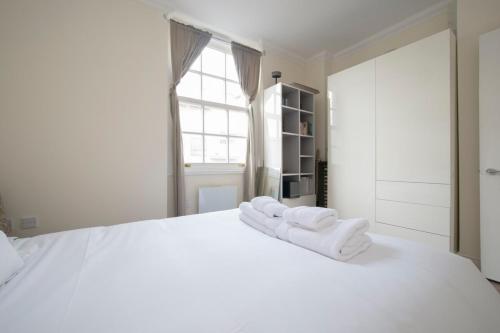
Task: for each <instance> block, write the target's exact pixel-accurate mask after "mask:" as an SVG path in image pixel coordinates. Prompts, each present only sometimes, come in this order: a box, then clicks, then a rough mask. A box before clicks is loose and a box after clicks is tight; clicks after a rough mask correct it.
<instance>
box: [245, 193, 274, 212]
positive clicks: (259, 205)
mask: <svg viewBox="0 0 500 333" xmlns="http://www.w3.org/2000/svg"><path fill="white" fill-rule="evenodd" d="M272 202H278V200H276V199H274V198H271V197H266V196H262V197H255V198H253V199H252V200H250V203H251V204H252V206H253V208H255V209H257V210H258V211H259V212H264V206H265V205H267V204H268V203H272Z"/></svg>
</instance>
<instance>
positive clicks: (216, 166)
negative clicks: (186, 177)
mask: <svg viewBox="0 0 500 333" xmlns="http://www.w3.org/2000/svg"><path fill="white" fill-rule="evenodd" d="M206 48H211V49H215V50H217V51H220V52H223V53H224V54H225V59H224V77H222V76H218V75H214V74H210V73H205V72H203V60H202V59H201V58H200V70H196V69H189V70H188V72H187V73H193V74H197V75H199V76H200V97H201V98H200V99H196V98H192V97H184V96H179V95H178V97H177V98H178V101H179V104H180V103H189V104H195V105H200V106H201V108H202V122H201V123H202V131H201V132H194V131H183V130H182V128H181V135H182V134H194V135H201V136H202V137H203V140H202V151H203V162H185V163H184V167H185V169H186V170H188V169H191V171H190V172H187V173H188V174H216V173H241V172H243V170H244V168H245V164H246V163H238V162H230V155H229V152H230V148H229V140H230V139H231V138H236V139H246V140H248V133H247V135H246V136H241V135H231V134H230V132H229V113H230V112H231V111H233V112H243V113H245V114H246V115H247V117H248V116H249V105H246V106H236V105H230V104H224V103H218V102H212V101H206V100H203V76H207V77H211V78H215V79H219V80H224V88H225V89H224V100H225V101H227V84H228V82H229V83H233V84H237V85H238V87H240V83H239V82H238V81H235V80H232V79H230V78H228V77H227V56H228V55H230V56H232V52H231V48H230V46H229V45H223V44H222V43H221V42H218V41H215V40H212V41H210V43H209V44H208V45H207V46H206ZM200 57H201V55H200ZM187 73H186V74H187ZM243 94H244V92H243ZM244 98H246V97H245V96H244ZM246 102H247V101H246ZM205 106H207V107H213V108H218V109H223V110H225V111H226V119H227V133H226V134H213V133H206V132H205ZM179 111H180V110H179ZM206 136H211V137H225V138H226V140H227V162H216V163H210V162H205V154H206V152H205V146H206V143H205V137H206ZM247 147H248V141H247ZM246 153H247V154H248V149H247V152H246ZM207 172H208V173H207Z"/></svg>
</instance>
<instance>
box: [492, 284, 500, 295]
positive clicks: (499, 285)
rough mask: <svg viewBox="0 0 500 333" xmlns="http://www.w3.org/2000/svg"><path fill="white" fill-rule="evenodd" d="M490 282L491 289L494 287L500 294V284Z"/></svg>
mask: <svg viewBox="0 0 500 333" xmlns="http://www.w3.org/2000/svg"><path fill="white" fill-rule="evenodd" d="M490 282H491V284H492V285H493V287H495V288H496V289H497V291H498V292H499V293H500V283H498V282H494V281H490Z"/></svg>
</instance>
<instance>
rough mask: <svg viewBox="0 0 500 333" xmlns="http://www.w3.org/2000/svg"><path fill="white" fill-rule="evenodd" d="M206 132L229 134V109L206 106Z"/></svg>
mask: <svg viewBox="0 0 500 333" xmlns="http://www.w3.org/2000/svg"><path fill="white" fill-rule="evenodd" d="M205 133H210V134H227V111H226V110H224V109H218V108H213V107H210V106H205Z"/></svg>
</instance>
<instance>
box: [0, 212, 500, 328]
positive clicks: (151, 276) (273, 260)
mask: <svg viewBox="0 0 500 333" xmlns="http://www.w3.org/2000/svg"><path fill="white" fill-rule="evenodd" d="M238 213H239V211H238V210H231V211H225V212H219V213H209V214H203V215H194V216H187V217H181V218H173V219H166V220H154V221H144V222H136V223H129V224H122V225H117V226H112V227H99V228H90V229H81V230H75V231H68V232H62V233H55V234H49V235H44V236H38V237H34V238H31V239H26V240H19V241H16V243H15V244H16V246H17V247H18V249H19V251H20V252H21V253H23V255H24V256H25V258H26V259H25V260H26V265H25V266H24V268H23V269H22V270H21V271H20V273H19V274H18V275H17V276H16V277H14V278H13V279H12V280H11V281H10V282H9V283H8V284H6V285H4V286H2V287H0V332H2V333H10V332H23V333H24V332H26V333H41V332H50V333H54V332H72V333H73V332H106V333H110V332H120V333H124V332H162V333H165V332H172V333H182V332H196V333H202V332H203V333H205V332H213V333H237V332H252V333H257V332H259V333H262V332H272V333H280V332H287V333H293V332H307V333H315V332H318V333H319V332H384V333H385V332H440V333H442V332H453V333H456V332H468V333H469V332H500V296H499V295H498V294H497V293H496V291H495V290H494V288H493V287H492V286H491V285H490V284H489V283H488V282H487V281H486V280H485V279H484V278H483V276H482V275H481V273H480V272H479V271H478V270H477V269H476V268H475V267H474V266H473V264H472V263H471V262H470V261H469V260H466V259H463V258H461V257H458V256H456V255H452V254H448V253H445V252H440V251H437V250H433V249H430V248H427V247H424V246H421V245H418V244H416V243H412V242H406V241H402V240H398V239H395V238H390V237H382V236H378V235H371V237H372V238H373V241H374V244H373V245H372V246H371V247H370V249H369V250H368V251H366V252H365V253H362V254H361V255H359V256H357V257H356V258H354V259H352V260H351V261H349V262H347V263H344V262H339V261H335V260H332V259H330V258H327V257H324V256H321V255H319V254H317V253H314V252H311V251H308V250H305V249H303V248H301V247H298V246H295V245H292V244H289V243H286V242H283V241H281V240H278V239H274V238H271V237H268V236H266V235H264V234H262V233H260V232H258V231H256V230H254V229H252V228H251V227H249V226H247V225H245V224H244V223H242V222H241V221H239V219H238Z"/></svg>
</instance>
